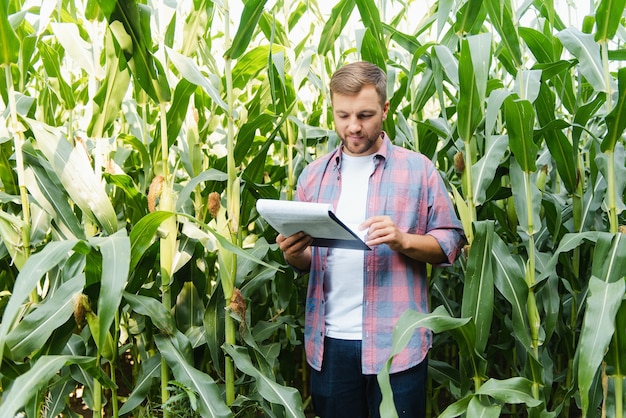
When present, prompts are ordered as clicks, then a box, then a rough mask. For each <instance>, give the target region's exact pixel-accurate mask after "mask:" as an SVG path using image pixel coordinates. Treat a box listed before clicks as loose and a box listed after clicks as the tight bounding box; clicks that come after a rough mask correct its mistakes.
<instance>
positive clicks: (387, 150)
mask: <svg viewBox="0 0 626 418" xmlns="http://www.w3.org/2000/svg"><path fill="white" fill-rule="evenodd" d="M372 158H373V159H374V165H375V169H374V172H373V173H372V175H371V176H370V180H369V191H368V199H367V201H368V206H367V214H366V217H367V218H369V217H371V216H376V215H389V216H390V217H391V219H392V220H393V221H394V222H395V223H396V225H397V227H398V228H399V229H400V230H402V231H406V232H409V233H412V234H421V235H423V234H429V235H432V236H433V237H435V238H436V239H437V241H438V242H439V244H440V245H441V248H442V249H443V251H444V253H445V254H446V256H447V258H448V263H450V264H451V263H453V262H454V260H455V259H456V257H457V256H458V255H459V252H460V250H461V247H462V245H463V244H464V242H465V239H464V235H463V229H462V226H461V223H460V221H459V220H458V218H457V216H456V213H455V211H454V207H453V205H452V202H451V201H450V197H449V195H448V192H447V190H446V188H445V185H444V183H443V180H442V179H441V176H440V175H439V173H438V171H437V169H436V168H435V166H434V165H433V163H432V162H431V161H430V160H429V159H427V158H426V157H424V156H423V155H421V154H418V153H416V152H413V151H410V150H407V149H405V148H402V147H399V146H395V145H393V144H392V143H391V141H390V140H389V138H387V136H386V135H385V136H384V141H383V145H382V146H381V148H380V150H379V152H377V153H375V154H373V155H372ZM340 164H341V147H339V148H337V149H336V150H335V151H333V152H330V153H329V154H327V155H325V156H323V157H321V158H319V159H317V160H315V161H313V162H312V163H311V164H309V165H308V166H306V167H305V169H304V171H303V172H302V174H301V175H300V177H299V179H298V186H297V199H298V200H300V201H307V202H325V203H332V204H333V207H337V202H338V200H339V194H340V193H341V174H340V169H339V168H340ZM311 249H312V259H311V269H310V273H309V284H308V291H307V301H306V319H305V349H306V354H307V359H308V362H309V363H310V365H311V367H313V368H314V369H316V370H320V369H321V367H322V358H323V354H324V335H325V321H324V303H325V301H324V274H325V270H326V258H327V255H328V249H327V248H324V247H312V248H311ZM362 268H363V272H364V277H365V284H364V300H363V338H362V368H363V370H362V371H363V373H364V374H377V373H378V372H379V371H380V370H381V369H382V367H383V366H384V364H385V362H386V361H387V359H388V358H389V355H390V353H391V343H392V339H391V336H392V331H393V327H394V326H395V323H396V321H397V320H398V318H399V317H400V315H402V313H403V312H404V311H405V310H407V309H412V310H415V311H418V312H428V311H429V306H428V279H427V276H426V264H425V263H422V262H418V261H416V260H413V259H411V258H409V257H407V256H405V255H403V254H400V253H398V252H394V251H392V250H391V249H390V248H389V247H388V246H387V245H378V246H375V247H373V248H372V251H366V252H365V262H364V264H363V266H362ZM431 339H432V336H431V333H430V331H429V330H427V329H424V328H421V329H418V330H417V331H416V332H415V333H414V335H413V337H412V338H411V341H410V342H409V344H408V346H407V348H406V349H404V350H403V351H402V352H401V353H400V354H398V355H397V356H396V357H395V358H394V360H393V363H392V368H391V372H392V373H395V372H399V371H403V370H406V369H408V368H410V367H413V366H415V365H417V364H419V363H420V362H421V361H422V360H424V358H425V357H426V354H427V353H428V350H429V348H430V346H431Z"/></svg>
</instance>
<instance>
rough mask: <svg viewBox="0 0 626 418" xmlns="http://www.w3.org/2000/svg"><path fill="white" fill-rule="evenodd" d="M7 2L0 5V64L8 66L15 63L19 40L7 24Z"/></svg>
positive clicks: (17, 55)
mask: <svg viewBox="0 0 626 418" xmlns="http://www.w3.org/2000/svg"><path fill="white" fill-rule="evenodd" d="M8 5H9V2H8V1H2V3H1V4H0V54H2V57H1V59H2V61H0V64H4V65H10V64H15V63H17V60H18V57H19V51H20V40H19V38H18V37H17V35H16V34H15V31H14V30H13V27H11V24H10V23H9V17H8V14H7V13H8Z"/></svg>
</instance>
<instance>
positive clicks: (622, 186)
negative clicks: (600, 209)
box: [595, 142, 626, 213]
mask: <svg viewBox="0 0 626 418" xmlns="http://www.w3.org/2000/svg"><path fill="white" fill-rule="evenodd" d="M610 158H612V159H613V160H614V163H613V166H614V169H613V172H611V170H610V168H611V167H610V161H609V159H610ZM624 161H626V149H624V145H623V144H622V143H621V142H617V143H616V144H615V150H613V151H612V152H611V151H607V152H604V153H601V154H599V155H598V156H597V157H596V158H595V163H596V165H597V167H598V170H599V171H600V172H601V173H602V176H603V177H604V180H607V183H610V182H609V181H608V180H609V179H612V180H613V182H612V184H613V189H614V190H615V208H616V211H617V213H621V212H622V211H623V210H626V202H624V200H623V198H622V196H623V195H624V190H626V165H625V164H624ZM603 197H604V204H605V205H606V206H607V207H609V206H610V202H609V193H605V194H604V196H603Z"/></svg>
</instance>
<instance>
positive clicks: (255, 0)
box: [224, 0, 267, 60]
mask: <svg viewBox="0 0 626 418" xmlns="http://www.w3.org/2000/svg"><path fill="white" fill-rule="evenodd" d="M265 3H267V0H250V1H247V2H245V3H244V8H243V12H242V13H241V19H240V20H239V29H237V33H236V34H235V37H234V38H233V41H232V44H231V46H230V48H228V50H227V51H226V53H224V58H226V59H233V60H235V59H237V58H239V57H240V56H241V55H242V54H243V53H244V52H245V51H246V49H247V48H248V46H250V40H251V39H252V35H253V34H254V31H255V30H256V27H257V24H258V23H259V19H260V18H261V15H262V14H263V8H264V7H265Z"/></svg>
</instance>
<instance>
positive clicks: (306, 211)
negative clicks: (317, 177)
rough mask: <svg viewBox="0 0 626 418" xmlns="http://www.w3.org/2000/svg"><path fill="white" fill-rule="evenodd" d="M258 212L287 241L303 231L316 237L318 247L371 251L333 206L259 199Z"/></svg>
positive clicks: (314, 243) (315, 243)
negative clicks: (341, 218) (334, 211)
mask: <svg viewBox="0 0 626 418" xmlns="http://www.w3.org/2000/svg"><path fill="white" fill-rule="evenodd" d="M256 208H257V211H258V212H259V214H260V215H261V216H262V217H263V218H264V219H265V220H266V221H267V223H268V224H270V225H271V226H272V227H273V228H274V229H275V230H276V231H278V232H280V233H281V234H283V235H284V236H286V237H288V236H290V235H293V234H295V233H297V232H300V231H303V232H305V233H307V234H309V235H310V236H311V237H313V243H312V244H311V245H314V246H318V247H335V248H347V249H354V250H371V248H370V247H369V246H367V245H366V244H365V242H363V240H362V239H361V238H360V237H359V235H358V234H357V232H355V231H353V230H352V229H350V228H349V227H348V226H347V225H345V224H344V223H343V222H341V220H339V218H337V216H336V215H335V214H334V213H333V206H332V205H331V204H330V203H314V202H296V201H289V200H274V199H259V200H257V203H256Z"/></svg>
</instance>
